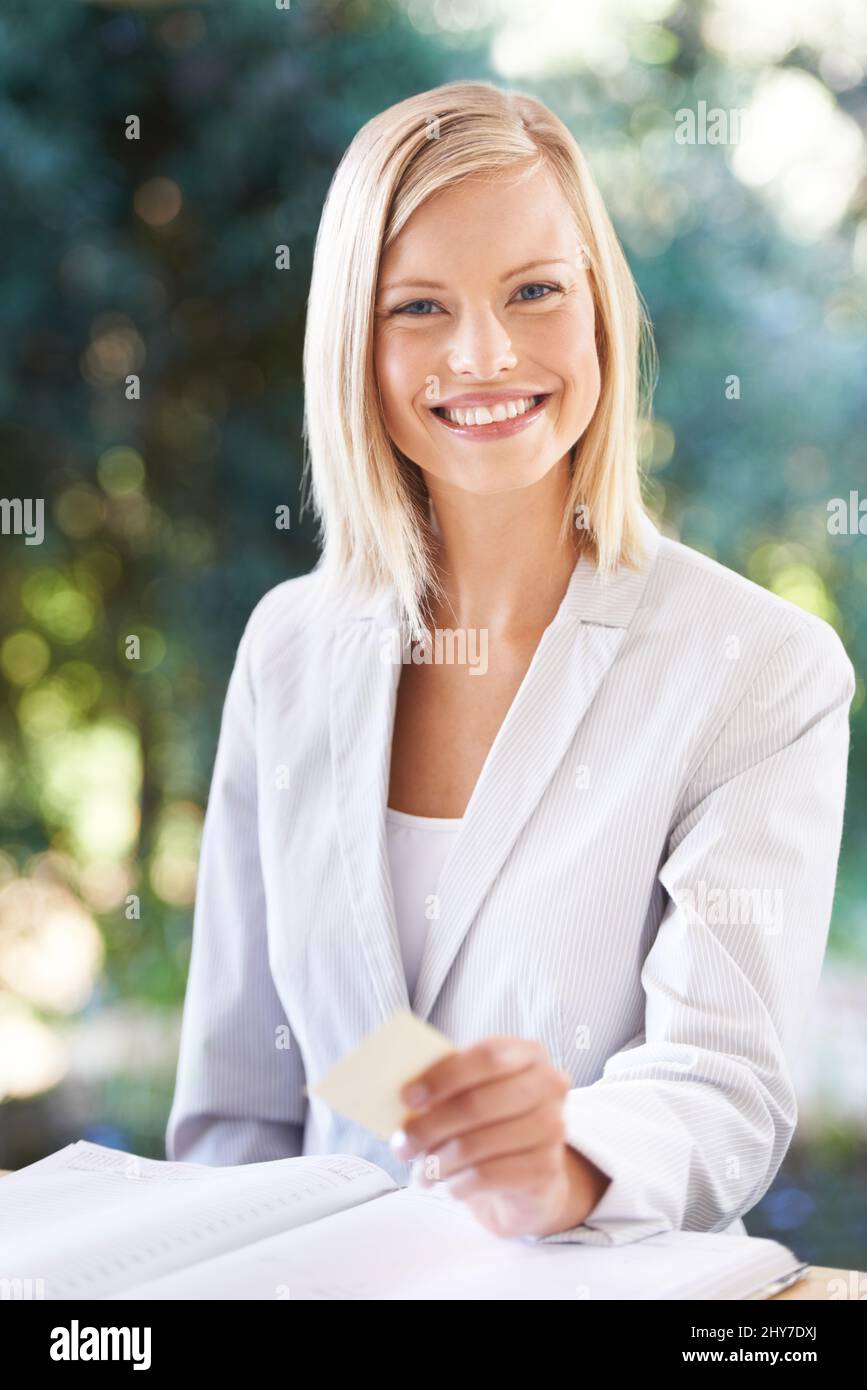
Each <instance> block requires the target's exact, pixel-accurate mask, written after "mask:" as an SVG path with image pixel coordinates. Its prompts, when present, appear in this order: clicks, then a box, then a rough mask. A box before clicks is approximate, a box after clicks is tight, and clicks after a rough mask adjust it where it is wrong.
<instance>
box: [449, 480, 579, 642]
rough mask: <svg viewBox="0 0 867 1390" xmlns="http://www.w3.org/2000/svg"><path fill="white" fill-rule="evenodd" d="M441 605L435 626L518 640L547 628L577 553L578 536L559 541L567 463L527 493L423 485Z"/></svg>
mask: <svg viewBox="0 0 867 1390" xmlns="http://www.w3.org/2000/svg"><path fill="white" fill-rule="evenodd" d="M427 483H428V490H429V493H430V496H431V502H432V504H433V510H434V515H435V523H436V530H437V533H438V534H437V545H436V556H435V558H436V562H437V571H438V575H439V579H440V583H441V585H442V588H443V592H444V599H443V600H439V601H436V600H435V601H434V602H433V604H432V612H431V616H432V618H433V620H434V626H436V627H452V628H487V629H488V631H489V632H490V633H491V634H492V635H497V636H500V637H503V638H505V639H512V638H514V639H516V640H519V639H520V638H521V637H522V636H523V635H527V634H535V635H536V636H538V634H539V633H540V632H541V631H542V630H543V629H544V628H545V627H547V625H548V623H550V622H551V620H552V618H553V617H554V615H555V614H556V612H557V609H558V608H559V606H560V603H561V602H562V599H563V595H564V594H565V592H566V589H567V587H568V584H569V580H570V578H571V575H572V571H573V570H574V568H575V564H576V562H577V559H578V556H579V553H580V539H581V537H580V534H579V533H577V532H576V531H574V530H573V531H571V532H570V533H569V534H568V535H567V537H566V540H565V542H564V541H561V540H560V535H559V533H560V528H561V526H562V522H563V508H564V506H565V504H566V497H567V495H568V488H569V484H570V473H569V459H568V456H567V457H566V458H564V459H563V460H562V461H561V463H560V464H558V465H557V467H555V468H552V469H550V470H549V471H548V473H546V474H545V476H544V478H541V479H540V480H539V482H538V483H534V484H533V485H532V486H531V487H526V488H518V489H515V490H514V491H512V492H502V493H491V494H488V495H481V496H480V495H478V494H475V493H470V492H466V491H465V490H464V489H463V488H455V487H451V486H449V485H448V484H444V483H443V482H442V481H441V480H440V479H439V478H432V477H430V476H428V478H427Z"/></svg>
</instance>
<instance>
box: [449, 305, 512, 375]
mask: <svg viewBox="0 0 867 1390" xmlns="http://www.w3.org/2000/svg"><path fill="white" fill-rule="evenodd" d="M517 363H518V359H517V357H516V356H515V354H514V352H513V351H512V342H511V339H510V338H509V335H508V333H507V332H506V330H505V328H504V327H503V325H502V323H500V320H499V319H498V318H497V316H496V314H494V313H492V312H490V311H488V310H479V311H478V312H476V313H466V314H461V315H460V317H459V319H458V320H457V323H456V327H455V331H454V336H453V338H452V341H451V343H450V344H449V352H448V366H449V371H450V372H452V373H453V374H454V375H455V376H457V375H458V374H460V373H469V374H471V375H473V376H477V377H481V378H483V379H487V378H490V379H493V378H494V377H496V376H497V375H498V374H499V373H500V372H501V371H503V370H504V369H505V368H509V367H515V366H517Z"/></svg>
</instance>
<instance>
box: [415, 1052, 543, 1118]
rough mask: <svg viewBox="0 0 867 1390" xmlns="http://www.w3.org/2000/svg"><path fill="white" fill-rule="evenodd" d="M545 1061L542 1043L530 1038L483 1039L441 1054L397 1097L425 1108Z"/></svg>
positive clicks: (416, 1106)
mask: <svg viewBox="0 0 867 1390" xmlns="http://www.w3.org/2000/svg"><path fill="white" fill-rule="evenodd" d="M543 1060H544V1061H547V1053H546V1052H545V1049H544V1047H543V1046H542V1044H541V1043H539V1042H536V1041H535V1039H533V1038H512V1037H503V1038H500V1037H495V1038H483V1039H482V1041H481V1042H477V1043H473V1044H472V1046H471V1047H464V1048H461V1049H460V1050H459V1051H457V1052H450V1053H449V1054H448V1055H447V1056H446V1057H441V1058H440V1060H439V1061H438V1062H434V1064H433V1066H431V1067H428V1069H427V1071H423V1072H420V1073H419V1074H418V1076H416V1077H413V1079H412V1081H408V1082H407V1083H406V1085H405V1086H403V1087H402V1088H401V1092H400V1097H401V1100H402V1101H403V1103H404V1104H405V1105H408V1106H409V1107H410V1108H411V1109H412V1110H420V1109H422V1108H425V1109H428V1108H430V1107H431V1106H432V1105H438V1104H439V1103H440V1101H443V1100H446V1099H447V1098H448V1097H449V1096H452V1095H457V1094H458V1093H459V1092H460V1091H465V1090H467V1089H468V1088H469V1087H471V1086H478V1085H479V1084H481V1083H483V1082H485V1081H490V1080H492V1079H493V1078H494V1077H495V1076H504V1075H512V1074H513V1073H515V1072H519V1071H523V1070H524V1069H525V1068H526V1067H530V1066H533V1065H535V1064H538V1063H539V1062H540V1061H543Z"/></svg>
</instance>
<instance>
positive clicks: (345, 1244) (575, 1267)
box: [0, 1141, 806, 1300]
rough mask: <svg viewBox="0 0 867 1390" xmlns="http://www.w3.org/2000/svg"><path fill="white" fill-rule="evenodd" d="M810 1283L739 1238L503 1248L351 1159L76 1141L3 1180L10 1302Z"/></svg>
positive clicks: (460, 1214) (416, 1295) (441, 1196)
mask: <svg viewBox="0 0 867 1390" xmlns="http://www.w3.org/2000/svg"><path fill="white" fill-rule="evenodd" d="M805 1268H806V1266H805V1265H803V1264H800V1263H799V1261H798V1260H797V1259H796V1258H795V1256H794V1255H792V1254H791V1253H790V1252H789V1251H788V1250H786V1249H785V1248H784V1247H783V1246H782V1245H779V1244H777V1242H776V1241H771V1240H757V1239H753V1238H750V1237H744V1236H731V1235H710V1234H704V1233H700V1232H684V1231H677V1232H671V1233H669V1234H666V1235H658V1236H650V1237H648V1238H646V1239H644V1240H640V1241H634V1242H632V1243H631V1244H626V1245H620V1246H591V1245H578V1244H551V1245H547V1244H544V1243H539V1242H537V1241H533V1240H531V1239H523V1238H516V1239H508V1240H507V1239H503V1238H502V1237H500V1236H495V1235H492V1234H491V1233H490V1232H488V1231H486V1230H484V1228H483V1227H482V1226H480V1225H479V1223H478V1222H477V1221H476V1219H475V1217H474V1216H473V1215H472V1213H471V1212H469V1211H468V1210H467V1208H466V1207H465V1206H464V1205H463V1204H462V1203H461V1202H459V1201H457V1200H456V1199H455V1198H453V1197H451V1196H450V1195H449V1194H448V1192H447V1191H446V1190H445V1189H444V1188H440V1187H433V1188H422V1187H417V1186H415V1185H411V1186H409V1187H399V1186H398V1185H397V1184H396V1183H395V1182H394V1181H393V1179H392V1178H391V1177H390V1176H389V1175H388V1174H387V1173H385V1172H384V1171H383V1170H382V1169H381V1168H378V1167H376V1166H375V1164H372V1163H368V1162H367V1161H366V1160H365V1159H361V1158H353V1157H351V1156H349V1155H345V1154H331V1155H321V1156H308V1157H303V1158H284V1159H277V1160H275V1161H273V1162H270V1163H249V1164H244V1165H241V1166H239V1167H225V1168H211V1167H207V1166H204V1165H202V1164H198V1163H165V1162H160V1161H158V1160H155V1159H146V1158H139V1157H137V1156H136V1155H135V1154H127V1153H122V1152H120V1151H118V1150H116V1149H107V1148H103V1147H102V1146H101V1145H99V1144H90V1143H86V1142H84V1141H80V1142H79V1143H76V1144H68V1145H67V1147H66V1148H64V1149H60V1150H58V1152H57V1153H54V1154H51V1155H50V1156H49V1157H48V1158H43V1159H41V1160H40V1161H39V1162H38V1163H33V1164H31V1165H30V1166H29V1167H27V1168H22V1169H21V1170H20V1171H19V1172H17V1173H13V1174H11V1175H10V1176H9V1177H6V1178H3V1179H2V1180H0V1286H2V1287H3V1289H4V1290H5V1291H6V1293H5V1296H6V1297H10V1296H11V1297H13V1298H15V1297H19V1298H21V1297H23V1298H45V1299H105V1298H108V1299H111V1298H119V1299H152V1298H153V1299H156V1298H160V1299H424V1300H427V1299H482V1300H490V1299H546V1300H547V1299H570V1300H571V1299H576V1298H588V1299H745V1298H762V1297H766V1296H767V1295H768V1293H769V1292H775V1291H776V1289H777V1288H778V1287H784V1286H785V1285H786V1284H787V1283H790V1282H792V1281H793V1280H794V1279H795V1278H797V1277H798V1274H799V1273H800V1272H802V1271H803V1270H804V1269H805ZM4 1281H10V1282H9V1283H5V1282H4Z"/></svg>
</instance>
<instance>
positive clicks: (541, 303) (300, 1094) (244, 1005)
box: [167, 82, 854, 1244]
mask: <svg viewBox="0 0 867 1390" xmlns="http://www.w3.org/2000/svg"><path fill="white" fill-rule="evenodd" d="M648 348H649V337H648V331H647V324H646V321H645V319H644V316H643V314H642V312H641V308H640V300H639V297H638V293H637V290H636V287H635V284H634V282H633V280H632V277H631V275H630V272H629V270H628V267H627V264H626V261H625V258H624V256H623V253H622V251H621V248H620V246H619V244H618V242H617V238H616V236H615V234H614V231H613V229H612V226H611V223H610V221H609V218H608V215H607V213H606V210H605V207H604V205H603V203H602V200H601V198H600V195H599V192H598V190H597V188H596V186H595V184H594V182H593V179H592V177H591V174H590V172H589V171H588V168H587V165H586V163H585V161H584V159H583V157H582V155H581V153H580V151H579V149H578V147H577V145H576V143H575V140H574V138H573V137H572V135H571V134H570V132H569V131H568V130H567V129H566V127H565V126H564V125H563V124H562V123H561V122H560V121H559V120H558V119H557V117H556V116H554V115H553V114H552V113H551V112H550V111H549V110H547V109H546V108H545V107H544V106H543V105H542V104H541V103H540V102H538V101H537V100H535V99H533V98H531V97H529V96H525V95H522V94H517V93H508V92H503V91H500V90H499V89H497V88H496V87H494V86H492V85H489V84H487V83H481V82H458V83H452V84H449V85H447V86H443V87H439V88H437V89H435V90H433V91H430V92H425V93H423V94H421V95H419V96H416V97H413V98H411V99H409V100H407V101H403V102H401V103H399V104H398V105H397V106H394V107H392V108H390V109H389V110H387V111H385V112H383V113H382V114H381V115H379V116H377V117H376V118H375V119H373V120H371V121H370V122H369V123H368V124H367V125H366V126H365V127H364V128H363V129H362V130H361V131H359V133H358V134H357V136H356V137H355V139H354V140H353V142H352V144H351V145H350V147H349V149H348V150H347V151H346V154H345V155H344V158H343V160H342V161H341V164H340V166H339V168H338V170H337V173H336V175H335V178H334V181H333V184H332V186H331V189H330V192H329V195H328V199H327V203H326V206H325V209H324V212H323V216H322V221H321V226H320V230H319V236H318V240H317V244H316V252H315V261H314V268H313V277H312V284H311V290H310V299H309V314H308V322H307V336H306V342H305V362H304V365H305V382H306V423H305V429H306V442H307V447H308V456H309V463H310V469H311V478H312V485H313V498H314V501H315V504H316V507H317V509H318V513H319V516H320V517H321V522H322V529H323V541H324V549H323V557H322V560H321V562H320V564H319V565H318V567H317V568H316V569H315V571H314V572H313V573H312V574H309V575H307V576H305V577H303V578H300V579H292V580H289V581H287V582H285V583H282V584H279V585H277V587H276V588H274V589H272V590H271V591H270V592H269V593H267V594H266V595H265V596H264V598H263V599H262V600H261V602H260V603H259V604H258V606H257V607H256V609H255V611H254V612H253V614H252V616H251V618H250V620H249V623H248V625H247V627H246V630H245V632H244V634H243V637H242V639H241V642H240V645H239V649H238V655H237V661H236V665H235V669H234V671H233V674H232V678H231V681H230V683H229V688H228V693H227V696H226V703H225V708H224V712H223V722H222V727H221V733H220V741H219V747H218V752H217V758H216V764H215V768H214V774H213V782H212V788H211V793H210V799H209V803H208V809H207V816H206V821H205V829H204V839H203V845H202V852H201V865H200V882H199V889H198V897H197V903H196V913H195V921H194V933H193V949H192V959H191V966H190V978H189V986H188V993H187V1000H186V1006H185V1015H184V1025H183V1035H182V1045H181V1055H180V1062H179V1070H178V1081H177V1092H176V1096H175V1101H174V1106H173V1109H172V1114H171V1117H170V1120H169V1127H168V1135H167V1147H168V1152H169V1155H170V1156H171V1157H174V1158H180V1159H189V1160H196V1161H200V1162H204V1163H213V1164H226V1163H248V1162H257V1161H261V1160H266V1159H273V1158H278V1157H282V1156H286V1155H292V1154H302V1153H322V1152H343V1153H347V1152H348V1153H355V1154H358V1155H361V1156H363V1157H365V1158H368V1159H371V1160H373V1161H374V1162H375V1163H377V1164H379V1165H380V1166H382V1167H384V1168H386V1169H387V1170H388V1171H389V1172H390V1173H392V1175H393V1176H395V1177H396V1178H397V1179H398V1180H399V1181H404V1182H405V1181H408V1180H409V1179H410V1178H411V1177H412V1175H413V1172H414V1171H416V1172H419V1170H422V1171H423V1172H424V1173H426V1174H431V1173H432V1174H433V1175H434V1176H436V1175H437V1174H438V1176H439V1180H440V1181H441V1182H442V1183H444V1184H446V1186H447V1188H448V1190H449V1191H450V1192H451V1193H452V1194H453V1196H454V1197H455V1198H456V1199H458V1200H460V1201H463V1202H465V1203H466V1204H467V1207H468V1208H469V1209H470V1210H471V1211H472V1212H473V1213H474V1215H475V1217H476V1218H477V1219H478V1220H479V1221H480V1222H481V1223H482V1224H484V1225H485V1226H486V1227H488V1228H489V1229H490V1230H492V1231H495V1232H496V1233H498V1234H500V1235H502V1236H515V1235H523V1236H529V1237H536V1238H537V1239H542V1240H567V1241H585V1242H590V1243H593V1242H595V1243H599V1244H606V1243H614V1242H625V1241H632V1240H636V1239H639V1238H641V1237H643V1236H645V1235H649V1234H653V1233H655V1232H661V1231H667V1230H672V1229H675V1230H676V1229H688V1230H704V1231H723V1230H732V1231H738V1232H743V1231H744V1226H743V1223H742V1221H741V1219H740V1218H741V1217H742V1216H743V1214H744V1213H745V1212H746V1211H748V1210H749V1209H750V1207H752V1206H753V1205H754V1204H755V1203H756V1202H757V1201H758V1200H759V1199H760V1198H761V1196H762V1195H763V1194H764V1193H765V1191H766V1190H767V1189H768V1187H769V1185H770V1184H771V1182H772V1180H773V1178H774V1175H775V1173H776V1172H777V1169H778V1168H779V1165H780V1163H781V1161H782V1159H783V1156H784V1154H785V1152H786V1149H787V1146H788V1144H789V1141H790V1139H791V1137H792V1133H793V1130H794V1126H795V1121H796V1106H795V1097H794V1092H793V1086H792V1079H791V1070H790V1067H791V1062H792V1057H793V1054H794V1050H795V1047H796V1045H797V1042H798V1038H799V1036H800V1034H801V1032H802V1030H803V1027H804V1024H805V1022H806V1020H807V1017H808V1014H809V1010H810V1005H811V1000H812V998H813V995H814V991H815V988H816V983H817V980H818V976H819V971H820V967H821V962H822V957H823V953H824V948H825V941H826V935H827V931H828V925H829V918H830V913H831V904H832V898H833V893H834V881H835V873H836V864H837V857H838V852H839V845H840V837H841V829H842V818H843V806H844V795H845V783H846V761H847V747H848V707H849V704H850V701H851V698H852V694H853V690H854V678H853V671H852V666H851V664H850V662H849V660H848V657H847V656H846V654H845V651H844V649H843V647H842V645H841V643H840V640H839V639H838V637H837V636H836V634H835V632H834V631H833V630H832V629H831V628H830V627H829V626H828V625H827V624H826V623H824V622H822V621H821V620H819V619H818V618H815V617H813V616H811V615H810V614H808V613H806V612H803V611H801V610H800V609H799V608H797V607H795V606H793V605H792V604H790V603H788V602H786V601H784V600H783V599H781V598H779V597H777V596H775V595H773V594H771V593H768V592H766V591H765V590H763V589H761V588H759V587H758V586H756V585H755V584H753V583H751V582H749V581H748V580H746V579H744V578H742V577H740V576H739V575H738V574H736V573H734V572H733V571H730V570H728V569H726V568H725V567H723V566H722V565H720V564H718V563H717V562H715V561H713V560H711V559H710V558H708V557H706V556H704V555H702V554H700V553H698V552H696V551H694V550H692V549H690V548H688V547H687V546H685V545H683V544H680V543H679V542H677V541H675V540H673V539H670V538H668V537H667V536H665V535H662V534H661V533H660V529H659V527H658V526H657V524H655V523H654V522H653V521H652V519H651V518H650V517H649V516H648V515H647V514H646V512H645V510H644V508H643V506H642V502H641V489H640V482H639V472H638V464H637V452H636V439H637V432H638V428H639V425H640V419H641V413H642V410H645V409H646V406H647V392H646V391H642V383H644V384H645V385H646V381H647V376H646V369H647V366H648V364H649V363H650V361H651V355H650V352H649V351H648ZM642 362H643V363H644V365H645V374H644V376H642V370H641V364H642ZM410 1007H411V1008H412V1009H413V1010H414V1012H415V1013H416V1014H417V1015H418V1016H420V1017H421V1018H423V1019H427V1020H429V1021H430V1022H431V1023H432V1024H434V1025H436V1027H438V1028H439V1029H441V1030H442V1032H444V1033H445V1034H446V1035H447V1036H448V1037H449V1038H450V1039H451V1040H452V1042H453V1043H454V1044H455V1045H456V1049H457V1050H456V1051H455V1052H454V1053H453V1054H452V1055H450V1056H449V1057H447V1058H446V1059H445V1060H444V1061H442V1062H440V1063H439V1064H438V1065H437V1066H436V1067H434V1068H432V1069H430V1070H429V1071H428V1072H427V1073H426V1074H425V1075H423V1076H421V1077H418V1078H417V1079H416V1086H415V1088H414V1089H410V1090H408V1091H407V1092H406V1093H405V1095H404V1099H405V1101H406V1103H407V1107H408V1114H409V1115H410V1116H411V1118H410V1119H408V1121H407V1123H406V1126H405V1129H404V1131H402V1132H401V1133H399V1134H398V1135H397V1136H395V1137H394V1140H393V1143H392V1144H391V1145H387V1144H385V1143H384V1142H381V1141H380V1140H378V1139H377V1138H376V1137H375V1136H373V1135H372V1134H370V1133H368V1132H367V1131H366V1130H364V1129H361V1128H360V1127H358V1126H356V1125H354V1124H352V1123H351V1122H349V1121H348V1120H345V1119H344V1118H342V1117H341V1116H340V1115H339V1114H337V1113H335V1112H333V1111H332V1110H330V1109H329V1108H328V1107H327V1106H325V1105H324V1104H323V1103H322V1102H320V1101H318V1100H317V1099H316V1098H309V1097H308V1096H307V1095H306V1094H305V1089H304V1088H305V1083H306V1081H307V1080H308V1079H310V1080H315V1079H316V1078H318V1077H319V1076H320V1075H321V1074H322V1073H324V1072H325V1071H326V1070H327V1069H328V1068H329V1066H330V1065H331V1064H332V1063H334V1062H336V1061H337V1060H338V1059H339V1058H340V1057H342V1056H343V1055H344V1054H345V1053H347V1052H349V1051H350V1050H351V1049H353V1048H354V1047H355V1046H356V1045H357V1044H358V1043H359V1041H360V1040H361V1039H362V1038H363V1037H364V1036H365V1034H367V1033H369V1032H370V1031H372V1030H373V1029H375V1028H377V1027H378V1026H380V1025H381V1024H382V1023H383V1022H384V1021H385V1020H386V1019H387V1018H388V1017H389V1016H390V1015H391V1014H392V1013H393V1012H394V1011H395V1010H398V1009H401V1008H410ZM287 1035H288V1036H289V1037H290V1038H291V1045H290V1046H289V1047H288V1048H287V1047H284V1046H280V1045H279V1042H278V1039H279V1038H281V1037H285V1036H287ZM419 1088H421V1089H419ZM420 1156H424V1157H425V1159H426V1160H427V1162H426V1164H424V1165H421V1164H415V1169H414V1166H413V1165H414V1161H415V1160H417V1159H418V1158H419V1157H420ZM423 1180H424V1179H423Z"/></svg>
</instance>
